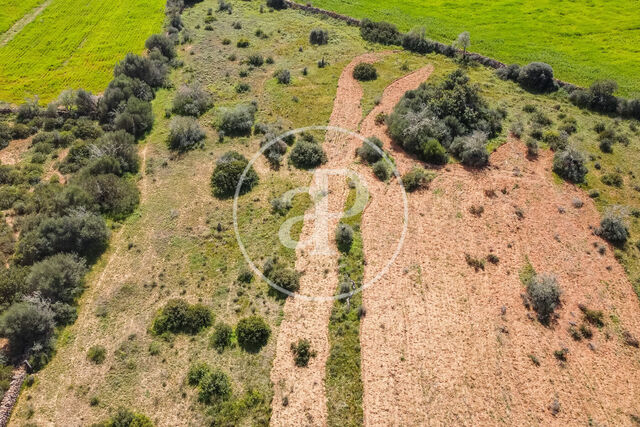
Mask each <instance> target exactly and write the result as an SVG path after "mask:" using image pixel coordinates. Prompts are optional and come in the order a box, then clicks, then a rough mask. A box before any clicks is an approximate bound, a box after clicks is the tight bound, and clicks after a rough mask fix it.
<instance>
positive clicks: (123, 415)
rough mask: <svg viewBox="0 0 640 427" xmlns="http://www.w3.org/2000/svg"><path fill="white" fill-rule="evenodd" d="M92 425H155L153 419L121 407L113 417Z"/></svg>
mask: <svg viewBox="0 0 640 427" xmlns="http://www.w3.org/2000/svg"><path fill="white" fill-rule="evenodd" d="M91 427H154V424H153V423H152V422H151V420H150V419H149V418H148V417H147V416H146V415H143V414H138V413H135V412H132V411H130V410H128V409H124V408H120V409H118V412H116V413H115V414H114V415H113V416H112V417H111V418H109V419H108V420H107V421H103V422H101V423H99V424H94V425H92V426H91Z"/></svg>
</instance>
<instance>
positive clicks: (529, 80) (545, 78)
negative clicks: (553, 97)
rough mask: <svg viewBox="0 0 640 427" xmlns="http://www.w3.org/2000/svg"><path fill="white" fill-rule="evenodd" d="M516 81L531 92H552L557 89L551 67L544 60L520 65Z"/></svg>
mask: <svg viewBox="0 0 640 427" xmlns="http://www.w3.org/2000/svg"><path fill="white" fill-rule="evenodd" d="M518 83H520V85H521V86H522V87H523V88H525V89H527V90H530V91H532V92H553V91H554V90H557V89H558V85H557V84H556V82H555V81H554V79H553V68H551V65H549V64H545V63H544V62H532V63H530V64H527V65H525V66H524V67H522V68H521V69H520V72H519V74H518Z"/></svg>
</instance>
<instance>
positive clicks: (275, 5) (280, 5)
mask: <svg viewBox="0 0 640 427" xmlns="http://www.w3.org/2000/svg"><path fill="white" fill-rule="evenodd" d="M267 6H268V7H270V8H272V9H276V10H281V9H286V8H287V3H286V2H285V1H284V0H267Z"/></svg>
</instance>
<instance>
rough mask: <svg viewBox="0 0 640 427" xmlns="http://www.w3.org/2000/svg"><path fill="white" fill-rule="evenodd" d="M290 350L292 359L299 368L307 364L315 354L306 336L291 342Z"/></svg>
mask: <svg viewBox="0 0 640 427" xmlns="http://www.w3.org/2000/svg"><path fill="white" fill-rule="evenodd" d="M291 352H292V353H293V361H294V363H295V364H296V366H297V367H299V368H303V367H305V366H307V365H309V360H311V358H312V357H316V355H317V353H316V351H315V350H313V349H312V348H311V343H310V342H309V340H308V339H306V338H303V339H299V340H298V342H297V343H291Z"/></svg>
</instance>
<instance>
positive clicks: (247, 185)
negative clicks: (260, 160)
mask: <svg viewBox="0 0 640 427" xmlns="http://www.w3.org/2000/svg"><path fill="white" fill-rule="evenodd" d="M248 164H249V161H248V160H247V159H246V158H245V157H244V156H243V155H242V154H239V153H237V152H235V151H229V152H227V153H225V154H224V155H223V156H222V157H220V159H218V162H217V164H216V168H215V169H214V171H213V175H212V176H211V186H212V187H213V194H214V195H215V196H216V197H220V198H226V197H232V196H233V195H235V193H236V188H237V187H238V183H239V182H240V177H241V176H242V173H243V172H244V170H245V168H246V167H247V165H248ZM258 181H259V178H258V174H257V173H256V171H255V170H254V169H253V166H252V167H250V168H249V170H248V171H247V173H246V175H245V177H244V180H243V181H242V184H241V186H240V194H241V195H242V194H246V193H248V192H249V191H251V189H252V188H253V187H255V186H256V185H257V184H258Z"/></svg>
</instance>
